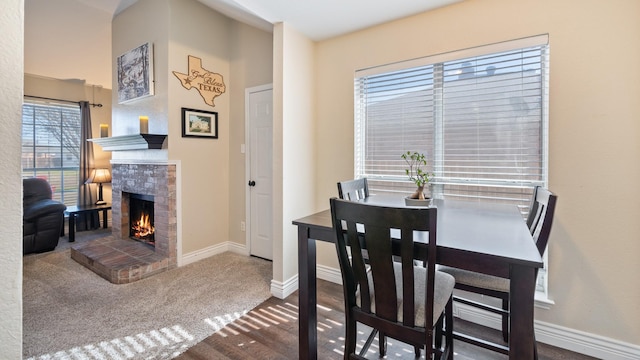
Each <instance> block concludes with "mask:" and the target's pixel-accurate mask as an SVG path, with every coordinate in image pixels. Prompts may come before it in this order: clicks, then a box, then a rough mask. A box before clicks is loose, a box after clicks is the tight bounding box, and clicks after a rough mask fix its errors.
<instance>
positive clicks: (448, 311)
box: [444, 297, 453, 360]
mask: <svg viewBox="0 0 640 360" xmlns="http://www.w3.org/2000/svg"><path fill="white" fill-rule="evenodd" d="M444 311H445V316H446V319H445V351H447V352H448V355H447V359H448V360H453V297H451V298H450V299H449V301H448V302H447V305H446V307H445V309H444Z"/></svg>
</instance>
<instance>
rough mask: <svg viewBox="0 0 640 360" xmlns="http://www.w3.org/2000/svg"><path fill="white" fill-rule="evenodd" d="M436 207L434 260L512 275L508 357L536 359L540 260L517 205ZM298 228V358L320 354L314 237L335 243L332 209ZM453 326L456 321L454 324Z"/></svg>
mask: <svg viewBox="0 0 640 360" xmlns="http://www.w3.org/2000/svg"><path fill="white" fill-rule="evenodd" d="M358 201H359V202H362V203H366V204H372V205H379V206H392V207H404V206H407V205H405V201H404V197H402V196H401V195H391V194H377V195H371V196H369V197H366V198H364V199H361V200H358ZM430 206H433V207H436V208H437V217H438V220H437V254H436V258H437V262H438V264H441V265H446V266H451V267H456V268H460V269H464V270H470V271H475V272H479V273H484V274H489V275H494V276H499V277H502V278H507V279H510V288H509V304H510V310H509V311H510V316H509V322H510V324H509V325H510V335H509V343H508V346H505V347H504V349H505V352H507V353H508V355H509V359H512V360H513V359H518V360H528V359H533V358H534V343H535V336H534V325H533V322H534V295H535V284H536V275H537V269H538V268H541V267H542V266H543V260H542V257H541V256H540V253H539V252H538V249H537V248H536V245H535V243H534V241H533V238H532V236H531V233H530V232H529V229H528V227H527V225H526V223H525V221H524V219H523V217H522V214H521V213H520V211H519V209H518V208H517V207H516V206H515V205H506V204H500V203H490V202H482V201H464V200H452V199H433V200H432V202H431V204H430ZM293 225H296V226H297V229H298V279H299V280H298V281H299V283H298V300H299V358H300V359H309V360H315V359H317V358H318V351H317V348H318V343H317V342H318V336H317V288H316V286H317V279H316V241H323V242H330V243H335V238H336V233H335V231H334V230H333V226H332V221H331V212H330V210H328V209H327V210H324V211H320V212H318V213H315V214H311V215H308V216H305V217H302V218H299V219H297V220H294V221H293ZM454 331H455V323H454Z"/></svg>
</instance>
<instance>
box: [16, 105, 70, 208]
mask: <svg viewBox="0 0 640 360" xmlns="http://www.w3.org/2000/svg"><path fill="white" fill-rule="evenodd" d="M80 126H81V122H80V109H79V107H78V106H77V105H75V106H73V105H71V106H69V105H62V104H44V103H25V104H23V106H22V175H23V177H41V178H44V179H46V180H47V181H48V182H49V184H50V185H51V188H52V190H53V192H54V194H53V197H54V199H56V200H59V201H62V202H64V203H65V204H67V205H75V204H76V199H77V195H78V169H79V164H80Z"/></svg>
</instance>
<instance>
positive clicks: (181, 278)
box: [23, 238, 272, 359]
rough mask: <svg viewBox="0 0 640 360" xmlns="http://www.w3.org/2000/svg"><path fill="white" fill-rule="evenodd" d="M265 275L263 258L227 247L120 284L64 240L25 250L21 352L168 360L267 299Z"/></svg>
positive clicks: (32, 355)
mask: <svg viewBox="0 0 640 360" xmlns="http://www.w3.org/2000/svg"><path fill="white" fill-rule="evenodd" d="M63 242H66V241H65V240H64V238H63V239H61V243H63ZM271 279H272V264H271V262H269V261H265V260H262V259H258V258H253V257H248V256H243V255H239V254H235V253H230V252H227V253H223V254H219V255H215V256H212V257H210V258H207V259H204V260H200V261H198V262H196V263H192V264H189V265H186V266H183V267H180V268H176V269H173V270H169V271H166V272H163V273H160V274H157V275H154V276H151V277H149V278H147V279H142V280H140V281H136V282H133V283H129V284H122V285H115V284H112V283H110V282H108V281H107V280H105V279H103V278H101V277H99V276H98V275H96V274H95V273H93V272H92V271H91V270H89V269H87V268H85V267H84V266H82V265H80V264H78V263H76V262H75V261H74V260H72V259H71V258H70V254H69V249H68V247H66V248H65V246H62V249H56V251H55V252H52V253H47V254H37V255H34V256H25V257H24V260H23V358H25V359H41V358H55V359H66V358H68V359H94V358H95V359H170V358H173V357H175V356H177V355H179V354H180V353H182V352H184V351H186V349H188V348H189V347H190V346H193V345H194V344H196V343H198V342H199V341H201V340H203V339H204V338H206V337H207V336H209V335H211V334H213V333H214V332H215V331H217V330H219V329H220V328H222V327H223V326H224V325H226V324H228V323H230V322H232V321H234V320H235V319H237V318H239V317H240V316H242V315H243V314H245V313H246V312H248V311H249V310H251V309H252V308H254V307H255V306H257V305H258V304H260V303H261V302H263V301H264V300H266V299H267V298H269V297H270V296H271V294H270V291H269V286H270V281H271Z"/></svg>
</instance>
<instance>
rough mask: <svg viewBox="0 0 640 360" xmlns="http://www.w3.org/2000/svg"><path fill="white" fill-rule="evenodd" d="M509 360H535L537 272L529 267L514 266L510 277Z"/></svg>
mask: <svg viewBox="0 0 640 360" xmlns="http://www.w3.org/2000/svg"><path fill="white" fill-rule="evenodd" d="M510 279H511V280H510V284H511V285H510V299H509V306H510V309H509V312H510V316H509V319H510V328H511V330H510V334H509V359H518V360H520V359H523V360H526V359H533V358H534V346H535V337H534V335H535V334H534V327H533V320H534V317H533V306H534V296H535V288H536V271H535V268H533V267H529V266H520V265H512V266H511V276H510Z"/></svg>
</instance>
